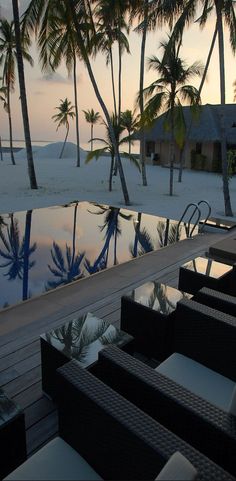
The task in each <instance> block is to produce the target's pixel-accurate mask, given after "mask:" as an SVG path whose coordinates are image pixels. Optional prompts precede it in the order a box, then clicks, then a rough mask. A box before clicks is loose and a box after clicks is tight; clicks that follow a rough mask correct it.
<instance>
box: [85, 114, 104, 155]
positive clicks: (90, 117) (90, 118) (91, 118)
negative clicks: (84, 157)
mask: <svg viewBox="0 0 236 481" xmlns="http://www.w3.org/2000/svg"><path fill="white" fill-rule="evenodd" d="M83 112H84V116H85V120H86V122H88V124H90V125H91V138H90V142H91V152H92V151H93V140H94V138H93V130H94V125H95V124H97V123H98V121H99V120H101V116H100V114H99V112H95V111H94V110H93V109H91V110H83Z"/></svg>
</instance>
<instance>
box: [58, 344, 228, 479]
mask: <svg viewBox="0 0 236 481" xmlns="http://www.w3.org/2000/svg"><path fill="white" fill-rule="evenodd" d="M119 351H120V350H119V349H118V352H119ZM104 352H105V351H104ZM120 353H121V355H122V351H120ZM128 357H129V356H128ZM57 376H58V383H57V384H58V390H57V403H58V410H59V429H60V433H61V436H62V437H63V439H64V440H65V441H66V442H68V443H69V444H70V445H72V446H73V447H74V448H75V449H76V450H77V451H78V452H79V453H80V454H81V455H82V456H83V457H84V458H85V459H86V460H87V462H88V463H89V464H91V465H92V466H93V468H94V469H95V470H96V471H97V472H98V473H99V474H100V475H101V476H102V477H103V478H104V479H117V480H120V479H155V478H156V476H157V475H158V473H159V472H160V470H161V469H162V468H163V466H164V465H165V463H166V462H167V461H168V459H169V458H170V456H171V455H172V454H173V453H174V452H176V451H180V452H181V453H182V454H183V455H184V456H185V457H186V458H187V459H188V460H189V461H190V462H191V463H192V464H193V466H195V468H196V469H197V472H198V478H197V479H199V480H212V479H214V480H221V481H222V480H228V481H229V480H231V479H235V478H233V477H231V476H230V475H229V474H228V473H227V472H225V471H224V470H222V468H220V467H219V466H217V465H216V464H215V463H214V462H212V461H210V460H209V459H208V458H207V457H205V456H204V455H203V454H201V453H200V452H199V451H197V450H196V449H195V448H193V447H192V446H190V445H189V444H188V443H186V442H185V441H183V440H182V439H180V438H179V437H178V436H176V435H175V434H173V433H172V432H170V431H169V430H168V429H166V428H165V427H163V426H162V425H161V424H159V423H158V422H157V421H155V420H154V419H152V418H151V417H150V416H149V415H148V414H146V413H144V412H143V411H142V410H140V409H139V408H138V407H137V406H135V405H134V404H132V403H130V402H129V401H128V400H127V399H125V398H124V397H122V396H120V395H119V394H118V393H117V392H115V391H114V390H113V389H111V388H110V387H109V386H107V385H106V384H104V383H103V382H101V380H99V379H97V378H96V377H95V376H94V375H92V374H91V373H89V372H88V371H86V370H85V369H82V368H80V367H79V366H78V364H76V362H74V361H71V362H69V363H67V364H66V365H64V366H63V367H61V368H59V369H58V370H57ZM139 394H140V397H142V394H143V393H142V392H140V393H139ZM196 429H197V427H196Z"/></svg>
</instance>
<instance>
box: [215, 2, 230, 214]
mask: <svg viewBox="0 0 236 481" xmlns="http://www.w3.org/2000/svg"><path fill="white" fill-rule="evenodd" d="M215 6H216V14H217V27H218V42H219V63H220V97H221V113H220V124H221V160H222V180H223V194H224V204H225V215H226V216H232V215H233V212H232V208H231V202H230V193H229V179H228V162H227V142H226V130H225V64H224V33H223V23H222V12H221V8H220V5H219V4H218V3H217V2H215Z"/></svg>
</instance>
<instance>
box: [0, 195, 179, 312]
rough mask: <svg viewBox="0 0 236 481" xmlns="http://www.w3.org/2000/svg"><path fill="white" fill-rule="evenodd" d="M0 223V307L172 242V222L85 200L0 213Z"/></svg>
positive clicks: (173, 227)
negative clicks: (60, 205) (65, 204)
mask: <svg viewBox="0 0 236 481" xmlns="http://www.w3.org/2000/svg"><path fill="white" fill-rule="evenodd" d="M0 222H1V224H0V292H1V294H0V307H6V306H8V305H12V304H15V303H17V302H19V301H22V300H25V299H28V298H29V297H32V296H34V295H38V294H41V293H43V292H45V291H47V290H50V289H53V288H56V287H57V286H59V285H64V284H67V283H69V282H71V281H73V280H76V279H80V278H83V277H87V276H89V275H91V274H93V273H95V272H98V271H100V270H102V269H105V268H107V267H111V266H114V265H117V264H121V263H122V262H125V261H128V260H131V259H133V258H135V257H138V256H140V255H143V254H145V253H147V252H150V251H152V250H156V249H159V248H160V247H163V246H165V245H168V244H170V243H173V242H174V241H175V237H176V226H177V222H176V221H170V220H169V219H164V218H161V217H156V216H151V215H147V214H141V213H137V212H134V211H130V210H126V209H121V208H115V207H109V206H105V205H100V204H93V203H89V202H76V203H71V204H69V205H67V206H63V207H49V208H46V209H34V210H32V211H27V212H16V213H13V214H4V215H1V216H0ZM180 237H181V238H184V237H185V233H184V229H183V228H182V229H181V232H180Z"/></svg>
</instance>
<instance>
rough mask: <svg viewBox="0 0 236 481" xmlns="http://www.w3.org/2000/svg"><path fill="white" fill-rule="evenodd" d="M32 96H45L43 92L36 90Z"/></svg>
mask: <svg viewBox="0 0 236 481" xmlns="http://www.w3.org/2000/svg"><path fill="white" fill-rule="evenodd" d="M34 95H45V92H42V90H36V91H35V92H34Z"/></svg>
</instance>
